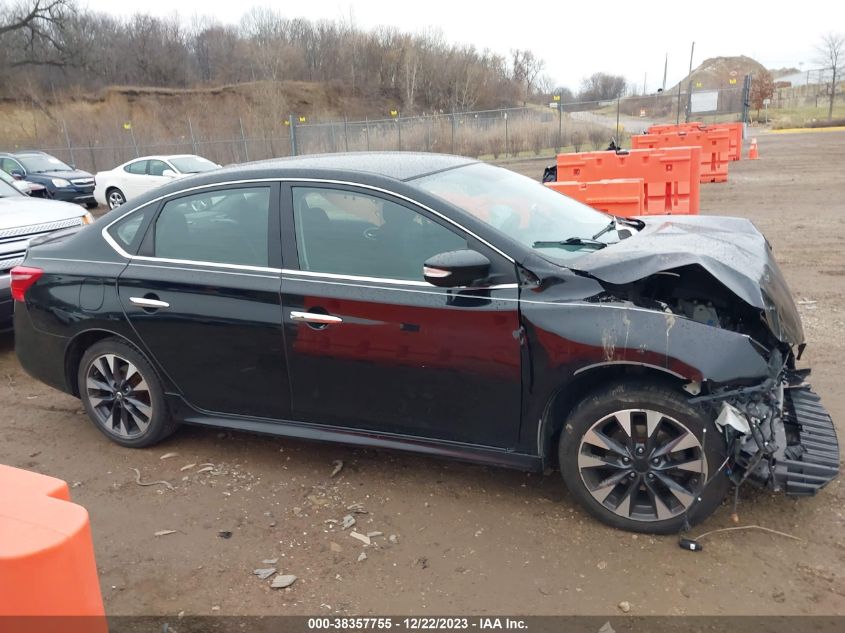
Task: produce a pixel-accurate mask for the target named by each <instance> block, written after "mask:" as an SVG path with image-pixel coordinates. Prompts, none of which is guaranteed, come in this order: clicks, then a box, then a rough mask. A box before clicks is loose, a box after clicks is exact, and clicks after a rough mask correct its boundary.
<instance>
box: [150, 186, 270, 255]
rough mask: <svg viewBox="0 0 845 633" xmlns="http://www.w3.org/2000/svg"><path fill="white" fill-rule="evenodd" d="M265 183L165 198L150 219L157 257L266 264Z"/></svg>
mask: <svg viewBox="0 0 845 633" xmlns="http://www.w3.org/2000/svg"><path fill="white" fill-rule="evenodd" d="M269 211H270V188H269V187H244V188H238V189H226V190H222V191H211V192H204V193H199V194H194V195H191V196H185V197H183V198H177V199H175V200H170V201H169V202H167V203H166V204H165V205H164V207H163V208H162V210H161V213H160V214H159V216H158V218H157V219H156V223H155V247H154V254H155V256H156V257H162V258H166V259H180V260H188V261H194V262H213V263H220V264H234V265H243V266H262V267H266V266H268V256H267V253H268V248H267V240H268V219H269Z"/></svg>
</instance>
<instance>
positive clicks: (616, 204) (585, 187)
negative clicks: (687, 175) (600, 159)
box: [546, 178, 645, 218]
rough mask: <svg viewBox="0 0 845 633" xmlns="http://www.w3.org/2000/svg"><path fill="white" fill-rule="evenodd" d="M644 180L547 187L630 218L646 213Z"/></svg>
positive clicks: (606, 181) (632, 179)
mask: <svg viewBox="0 0 845 633" xmlns="http://www.w3.org/2000/svg"><path fill="white" fill-rule="evenodd" d="M643 182H644V181H643V179H642V178H624V179H622V178H620V179H617V180H596V181H593V182H547V183H546V186H547V187H549V188H550V189H554V190H555V191H557V192H558V193H562V194H563V195H565V196H569V197H570V198H574V199H575V200H578V201H579V202H583V203H584V204H586V205H589V206H591V207H593V208H594V209H598V210H599V211H606V212H607V213H612V214H613V215H619V216H622V217H626V218H630V217H633V216H636V215H643V214H644V213H645V202H644V195H643Z"/></svg>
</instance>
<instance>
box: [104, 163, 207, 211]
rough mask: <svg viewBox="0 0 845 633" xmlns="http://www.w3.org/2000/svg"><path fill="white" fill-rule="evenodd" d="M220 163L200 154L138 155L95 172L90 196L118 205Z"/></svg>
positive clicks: (111, 207) (108, 203)
mask: <svg viewBox="0 0 845 633" xmlns="http://www.w3.org/2000/svg"><path fill="white" fill-rule="evenodd" d="M218 167H220V165H217V164H215V163H212V162H211V161H210V160H208V159H206V158H203V157H202V156H195V155H193V154H179V155H173V156H142V157H140V158H134V159H132V160H130V161H128V162H126V163H123V164H122V165H118V166H117V167H115V168H114V169H111V170H109V171H100V172H97V175H96V176H95V180H96V183H97V185H96V187H95V188H94V199H95V200H96V201H97V202H98V203H99V204H104V205H107V206H108V208H109V209H114V208H115V207H119V206H120V205H122V204H123V203H124V202H126V201H127V200H131V199H132V198H135V197H137V196H140V195H141V194H142V193H146V192H147V191H149V190H150V189H155V188H156V187H158V186H160V185H163V184H164V183H166V182H170V181H171V180H173V179H174V178H181V177H182V176H187V175H189V174H198V173H201V172H204V171H211V170H212V169H217V168H218Z"/></svg>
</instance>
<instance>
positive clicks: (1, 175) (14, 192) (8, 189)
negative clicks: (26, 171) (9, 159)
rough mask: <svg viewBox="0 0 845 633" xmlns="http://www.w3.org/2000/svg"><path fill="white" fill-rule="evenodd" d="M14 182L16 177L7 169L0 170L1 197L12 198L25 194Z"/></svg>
mask: <svg viewBox="0 0 845 633" xmlns="http://www.w3.org/2000/svg"><path fill="white" fill-rule="evenodd" d="M13 182H15V180H14V178H12V177H11V176H10V175H9V174H7V173H6V172H5V171H2V170H0V198H11V197H14V196H22V195H24V194H22V193H21V192H20V191H18V189H17V187H15V186H14V185H13V184H12V183H13Z"/></svg>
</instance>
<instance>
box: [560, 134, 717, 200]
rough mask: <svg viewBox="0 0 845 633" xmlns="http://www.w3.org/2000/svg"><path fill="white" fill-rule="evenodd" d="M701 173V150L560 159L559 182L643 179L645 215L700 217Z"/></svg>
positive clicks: (642, 151) (594, 154)
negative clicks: (668, 214)
mask: <svg viewBox="0 0 845 633" xmlns="http://www.w3.org/2000/svg"><path fill="white" fill-rule="evenodd" d="M700 170H701V148H699V147H674V148H666V149H661V150H651V149H640V150H637V149H635V150H631V151H629V152H621V153H616V152H584V153H582V154H558V156H557V179H558V181H559V182H571V181H576V182H594V181H598V180H608V179H613V180H615V179H624V180H629V179H641V180H642V181H643V184H642V187H643V214H644V215H662V214H666V213H673V214H687V215H696V214H698V211H699V193H700V190H699V187H700V185H699V180H700V177H699V174H700Z"/></svg>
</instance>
